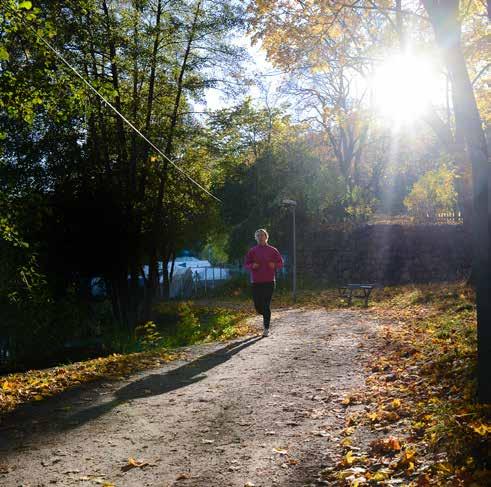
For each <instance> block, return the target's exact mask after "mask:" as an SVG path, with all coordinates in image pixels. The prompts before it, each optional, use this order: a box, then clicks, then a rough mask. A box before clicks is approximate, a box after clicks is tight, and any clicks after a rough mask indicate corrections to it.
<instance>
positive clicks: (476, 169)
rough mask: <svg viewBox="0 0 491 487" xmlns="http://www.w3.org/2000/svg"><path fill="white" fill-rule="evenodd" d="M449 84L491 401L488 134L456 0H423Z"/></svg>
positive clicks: (481, 371) (483, 374)
mask: <svg viewBox="0 0 491 487" xmlns="http://www.w3.org/2000/svg"><path fill="white" fill-rule="evenodd" d="M423 4H424V6H425V8H426V11H427V12H428V15H429V17H430V21H431V23H432V25H433V29H434V31H435V36H436V40H437V43H438V45H439V46H440V48H441V49H442V52H443V55H444V58H445V63H446V66H447V71H448V73H449V76H450V81H451V84H452V91H453V95H454V96H453V99H454V105H455V106H454V109H455V118H456V126H457V127H458V128H459V129H460V130H461V131H462V134H463V138H464V140H465V146H466V149H467V154H468V157H469V159H470V161H471V167H472V184H473V188H472V189H473V199H472V201H473V218H472V232H473V245H474V256H473V273H474V276H475V283H476V305H477V334H478V377H477V378H478V398H479V400H480V401H481V402H486V403H489V402H491V376H490V373H489V371H490V370H491V299H490V298H491V296H490V283H491V272H490V271H491V270H490V262H489V223H490V207H489V179H490V164H489V156H488V150H487V144H486V138H485V135H484V130H483V127H482V122H481V117H480V115H479V110H478V108H477V104H476V99H475V97H474V90H473V88H472V83H471V80H470V78H469V74H468V72H467V66H466V62H465V58H464V55H463V52H462V46H461V25H460V23H459V1H458V0H445V1H441V0H423Z"/></svg>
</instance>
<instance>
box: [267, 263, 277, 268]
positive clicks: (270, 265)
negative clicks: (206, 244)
mask: <svg viewBox="0 0 491 487" xmlns="http://www.w3.org/2000/svg"><path fill="white" fill-rule="evenodd" d="M268 266H269V268H270V269H276V264H275V263H274V262H268Z"/></svg>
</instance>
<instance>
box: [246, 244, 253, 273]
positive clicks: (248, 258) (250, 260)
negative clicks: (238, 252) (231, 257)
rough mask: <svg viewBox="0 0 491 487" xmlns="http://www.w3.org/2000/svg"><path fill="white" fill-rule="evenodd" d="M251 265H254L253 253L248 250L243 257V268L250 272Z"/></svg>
mask: <svg viewBox="0 0 491 487" xmlns="http://www.w3.org/2000/svg"><path fill="white" fill-rule="evenodd" d="M253 265H254V251H253V250H252V249H251V250H249V252H247V254H246V256H245V259H244V267H245V268H246V269H249V270H250V271H251V270H252V269H253Z"/></svg>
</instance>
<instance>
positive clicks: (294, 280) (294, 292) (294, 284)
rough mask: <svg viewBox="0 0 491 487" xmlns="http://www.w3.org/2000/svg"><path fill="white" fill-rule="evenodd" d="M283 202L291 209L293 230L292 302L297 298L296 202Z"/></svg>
mask: <svg viewBox="0 0 491 487" xmlns="http://www.w3.org/2000/svg"><path fill="white" fill-rule="evenodd" d="M283 204H284V205H285V206H287V207H288V208H291V209H292V227H293V228H292V232H293V238H292V240H293V259H292V261H293V272H292V298H293V302H295V301H296V299H297V237H296V231H295V208H296V206H297V202H296V201H294V200H283Z"/></svg>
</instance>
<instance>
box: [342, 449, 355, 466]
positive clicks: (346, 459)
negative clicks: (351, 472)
mask: <svg viewBox="0 0 491 487" xmlns="http://www.w3.org/2000/svg"><path fill="white" fill-rule="evenodd" d="M354 460H355V459H354V457H353V452H352V451H351V450H350V451H349V452H348V453H346V455H345V456H344V463H345V464H346V465H351V464H352V463H353V461H354Z"/></svg>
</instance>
